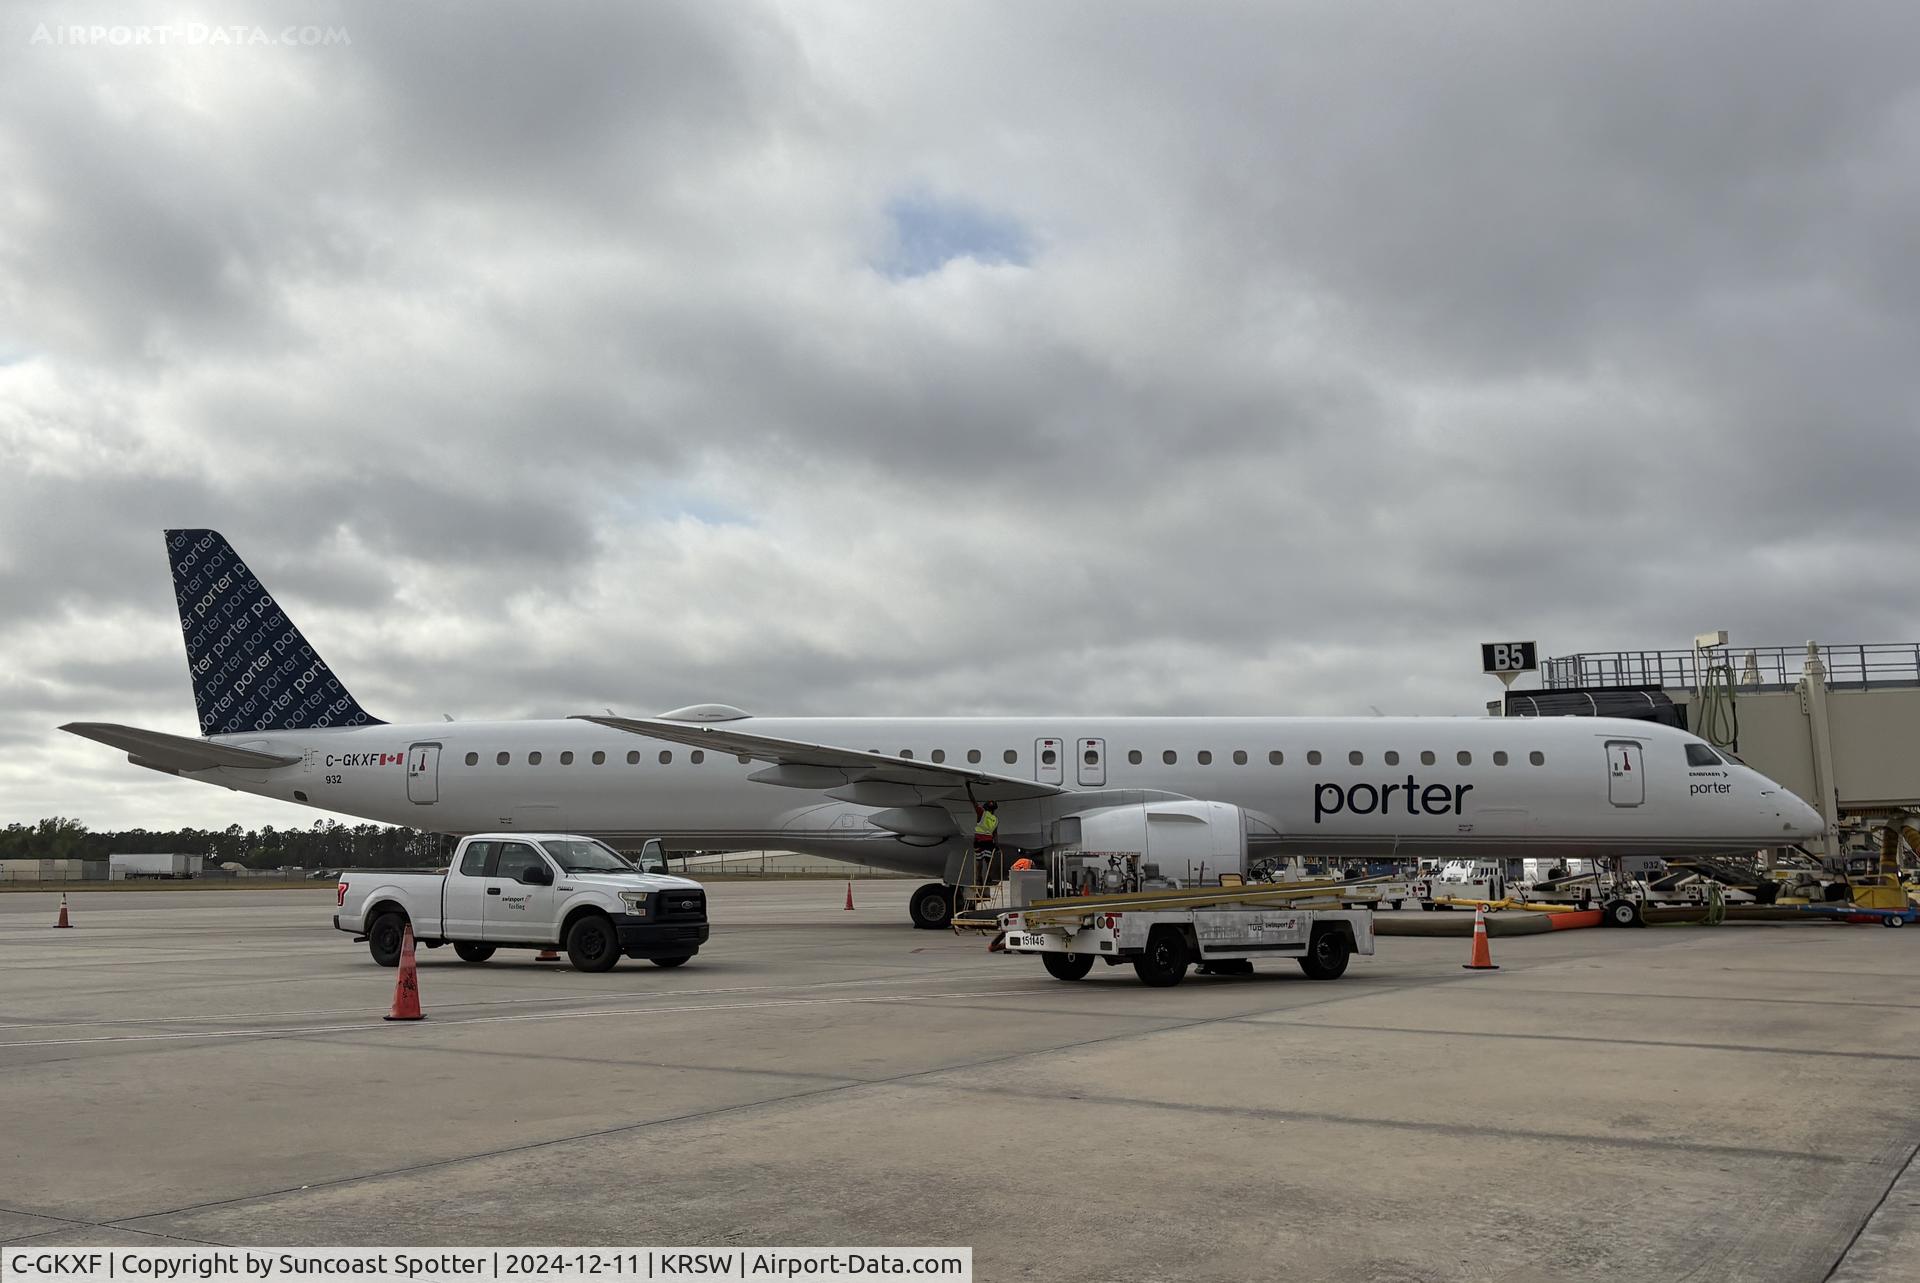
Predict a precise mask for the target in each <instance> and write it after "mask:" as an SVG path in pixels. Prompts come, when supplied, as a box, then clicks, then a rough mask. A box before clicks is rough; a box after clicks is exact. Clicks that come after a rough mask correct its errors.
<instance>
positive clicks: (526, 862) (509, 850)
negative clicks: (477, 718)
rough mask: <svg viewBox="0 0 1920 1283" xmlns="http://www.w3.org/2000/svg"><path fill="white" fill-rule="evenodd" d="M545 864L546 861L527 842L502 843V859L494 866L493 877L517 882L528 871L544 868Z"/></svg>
mask: <svg viewBox="0 0 1920 1283" xmlns="http://www.w3.org/2000/svg"><path fill="white" fill-rule="evenodd" d="M545 864H546V861H544V860H542V859H541V858H540V853H539V852H538V851H536V850H534V849H533V848H532V847H530V846H528V845H527V844H526V843H525V842H502V843H501V844H500V859H499V861H498V862H497V863H496V864H495V865H494V866H493V876H494V877H496V878H513V879H515V880H516V881H517V880H518V879H519V877H520V875H521V874H522V873H525V872H526V871H527V870H528V869H532V868H539V867H544V866H545Z"/></svg>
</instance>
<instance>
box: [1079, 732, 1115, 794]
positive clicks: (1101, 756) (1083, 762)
mask: <svg viewBox="0 0 1920 1283" xmlns="http://www.w3.org/2000/svg"><path fill="white" fill-rule="evenodd" d="M1075 758H1076V760H1077V761H1078V762H1079V763H1080V768H1079V769H1080V787H1081V788H1093V789H1097V788H1105V787H1106V786H1107V742H1106V741H1105V740H1081V741H1080V743H1079V744H1078V745H1077V746H1076V748H1075Z"/></svg>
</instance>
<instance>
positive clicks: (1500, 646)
mask: <svg viewBox="0 0 1920 1283" xmlns="http://www.w3.org/2000/svg"><path fill="white" fill-rule="evenodd" d="M1539 666H1540V665H1539V664H1538V663H1537V662H1536V661H1535V655H1534V646H1533V643H1532V642H1530V641H1524V642H1481V643H1480V671H1481V672H1483V673H1530V672H1532V671H1533V670H1534V669H1536V668H1538V667H1539Z"/></svg>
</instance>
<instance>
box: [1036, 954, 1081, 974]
mask: <svg viewBox="0 0 1920 1283" xmlns="http://www.w3.org/2000/svg"><path fill="white" fill-rule="evenodd" d="M1040 965H1041V966H1043V967H1045V968H1046V969H1047V974H1048V975H1050V976H1052V977H1053V978H1054V979H1055V980H1085V979H1086V978H1087V972H1089V971H1092V970H1093V955H1092V954H1090V953H1043V954H1041V955H1040Z"/></svg>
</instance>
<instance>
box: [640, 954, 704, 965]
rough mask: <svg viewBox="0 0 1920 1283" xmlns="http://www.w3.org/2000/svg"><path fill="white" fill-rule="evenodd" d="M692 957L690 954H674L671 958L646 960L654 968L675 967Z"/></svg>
mask: <svg viewBox="0 0 1920 1283" xmlns="http://www.w3.org/2000/svg"><path fill="white" fill-rule="evenodd" d="M692 957H693V955H692V954H690V953H676V954H674V955H673V956H672V957H671V958H648V959H647V961H648V962H651V963H652V964H653V965H654V966H656V967H677V966H679V965H680V964H681V963H683V962H686V961H687V960H689V959H690V958H692Z"/></svg>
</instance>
